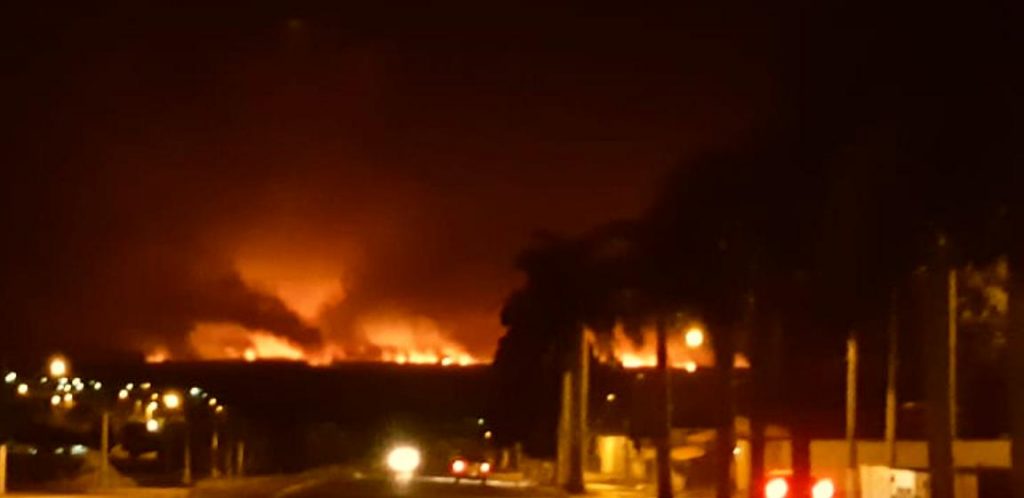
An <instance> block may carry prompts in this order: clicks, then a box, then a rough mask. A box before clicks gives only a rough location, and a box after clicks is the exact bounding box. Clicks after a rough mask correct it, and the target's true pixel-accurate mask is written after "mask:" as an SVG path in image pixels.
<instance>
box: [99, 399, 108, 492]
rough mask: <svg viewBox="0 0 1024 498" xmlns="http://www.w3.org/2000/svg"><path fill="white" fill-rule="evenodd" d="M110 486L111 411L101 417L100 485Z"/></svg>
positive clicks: (105, 411) (102, 486)
mask: <svg viewBox="0 0 1024 498" xmlns="http://www.w3.org/2000/svg"><path fill="white" fill-rule="evenodd" d="M109 486H110V412H109V411H107V410H104V411H103V415H102V416H101V417H100V487H101V488H107V487H109Z"/></svg>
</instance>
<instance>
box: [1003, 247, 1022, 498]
mask: <svg viewBox="0 0 1024 498" xmlns="http://www.w3.org/2000/svg"><path fill="white" fill-rule="evenodd" d="M1008 336H1009V337H1008V342H1009V344H1008V346H1009V347H1008V351H1007V358H1009V361H1007V362H1006V363H1007V365H1008V369H1009V372H1007V374H1008V379H1009V382H1008V385H1009V393H1007V394H1008V397H1009V400H1010V436H1011V438H1012V442H1011V445H1010V447H1011V453H1010V455H1011V463H1012V468H1011V470H1010V473H1011V477H1010V479H1011V483H1012V487H1013V496H1014V498H1024V362H1022V361H1019V360H1020V358H1024V251H1022V250H1020V249H1018V250H1015V251H1013V252H1012V253H1011V255H1010V308H1009V334H1008Z"/></svg>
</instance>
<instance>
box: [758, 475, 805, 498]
mask: <svg viewBox="0 0 1024 498" xmlns="http://www.w3.org/2000/svg"><path fill="white" fill-rule="evenodd" d="M788 494H789V482H788V481H786V478H785V477H775V478H773V479H770V480H769V481H768V482H767V483H765V485H764V497H765V498H786V495H788ZM815 498H817V497H815Z"/></svg>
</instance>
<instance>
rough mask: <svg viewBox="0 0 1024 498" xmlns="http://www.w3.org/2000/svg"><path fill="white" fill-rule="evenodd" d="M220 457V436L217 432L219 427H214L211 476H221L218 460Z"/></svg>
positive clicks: (211, 447) (211, 449) (211, 444)
mask: <svg viewBox="0 0 1024 498" xmlns="http://www.w3.org/2000/svg"><path fill="white" fill-rule="evenodd" d="M219 458H220V436H219V435H218V434H217V428H216V427H214V428H213V436H211V437H210V477H213V478H217V477H220V465H219V464H220V462H218V461H217V460H218V459H219Z"/></svg>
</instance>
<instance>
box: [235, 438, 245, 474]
mask: <svg viewBox="0 0 1024 498" xmlns="http://www.w3.org/2000/svg"><path fill="white" fill-rule="evenodd" d="M235 475H236V476H238V477H244V476H245V441H244V440H242V439H239V440H238V442H237V443H235Z"/></svg>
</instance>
